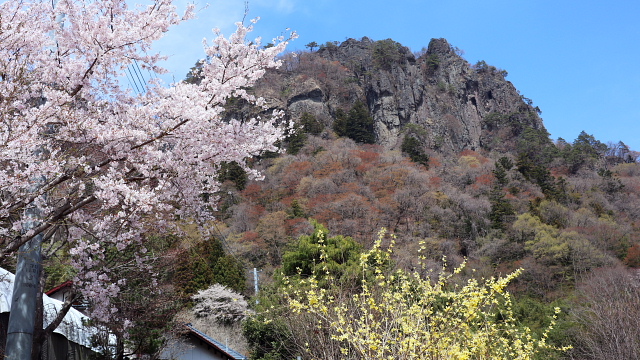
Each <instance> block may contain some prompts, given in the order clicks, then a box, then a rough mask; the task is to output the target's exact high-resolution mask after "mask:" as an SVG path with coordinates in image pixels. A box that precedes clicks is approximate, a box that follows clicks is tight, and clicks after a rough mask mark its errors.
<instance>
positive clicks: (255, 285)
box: [253, 268, 260, 304]
mask: <svg viewBox="0 0 640 360" xmlns="http://www.w3.org/2000/svg"><path fill="white" fill-rule="evenodd" d="M253 286H254V288H255V296H256V304H259V303H260V300H258V269H257V268H253Z"/></svg>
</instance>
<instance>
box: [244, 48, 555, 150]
mask: <svg viewBox="0 0 640 360" xmlns="http://www.w3.org/2000/svg"><path fill="white" fill-rule="evenodd" d="M505 76H506V71H503V70H499V69H497V68H495V67H493V66H490V65H488V64H486V63H485V62H483V61H481V62H478V63H477V64H475V65H470V64H469V63H468V62H467V61H466V60H465V59H463V58H462V57H461V56H460V51H459V50H458V49H457V48H455V47H453V46H451V45H450V44H449V43H448V42H447V41H446V40H445V39H432V40H431V42H430V43H429V46H428V48H427V49H426V50H425V51H422V52H421V53H419V54H413V53H412V52H411V51H410V50H409V49H408V48H407V47H404V46H402V45H400V44H399V43H397V42H395V41H393V40H390V39H387V40H381V41H372V40H371V39H369V38H366V37H365V38H362V39H361V40H355V39H348V40H346V41H344V42H342V43H340V44H338V43H327V44H325V45H323V46H320V48H319V50H317V51H315V52H305V53H301V54H298V55H297V57H293V56H292V55H289V57H288V58H287V59H285V66H284V67H283V68H282V69H281V70H279V71H277V72H274V73H271V74H268V75H267V76H266V77H265V80H264V81H263V82H262V83H261V84H260V85H258V86H257V88H256V92H257V94H258V95H261V96H263V97H265V98H267V99H268V101H269V102H270V103H271V105H272V107H273V108H277V109H282V110H285V111H286V112H287V114H289V115H290V116H291V117H292V118H293V119H294V120H295V119H299V118H300V117H301V116H302V114H304V113H309V114H311V115H313V116H314V117H315V118H317V119H319V120H320V121H321V122H323V123H324V124H325V125H328V126H330V125H332V124H333V121H334V119H335V118H336V113H337V112H338V111H339V109H343V110H348V109H349V108H350V107H351V106H353V103H354V102H356V101H358V100H360V101H362V102H364V103H365V104H366V106H367V108H368V110H369V112H370V114H371V117H372V118H373V120H374V127H373V128H374V131H375V137H376V142H377V143H379V144H382V145H384V146H385V147H396V146H397V145H398V144H399V140H400V139H401V138H402V136H403V134H405V133H407V132H412V134H413V136H416V137H418V138H420V140H421V142H422V143H423V144H424V145H425V146H426V147H427V148H429V149H432V150H437V151H445V152H450V151H454V152H459V151H461V150H465V149H466V150H479V149H481V148H484V149H491V148H494V147H496V146H503V147H504V146H507V147H508V146H510V145H513V141H512V140H514V138H515V137H517V136H518V135H519V134H520V133H521V132H522V130H523V129H524V128H526V127H533V128H535V129H544V127H543V124H542V120H541V119H540V117H539V116H538V112H539V110H538V109H537V108H534V107H533V106H532V105H531V101H530V100H528V99H526V98H524V97H523V96H521V95H520V94H519V92H518V90H517V89H516V88H515V87H514V86H513V84H512V83H511V82H509V81H507V80H505ZM408 124H413V125H412V126H409V127H407V125H408ZM501 150H509V149H508V148H505V149H501Z"/></svg>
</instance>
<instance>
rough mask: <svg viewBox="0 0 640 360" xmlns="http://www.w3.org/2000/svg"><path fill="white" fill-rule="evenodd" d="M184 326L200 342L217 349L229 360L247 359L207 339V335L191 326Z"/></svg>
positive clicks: (213, 340) (211, 339)
mask: <svg viewBox="0 0 640 360" xmlns="http://www.w3.org/2000/svg"><path fill="white" fill-rule="evenodd" d="M185 326H186V327H187V329H189V332H191V333H192V334H194V335H195V336H197V337H198V338H200V340H202V341H204V342H206V343H208V344H209V345H211V346H212V347H214V348H217V349H218V350H219V351H220V352H222V353H223V354H226V355H227V356H228V357H230V358H231V359H233V360H246V359H247V357H246V356H244V355H242V354H240V353H239V352H237V351H235V350H233V349H231V348H229V347H227V346H226V345H224V344H223V343H221V342H219V341H217V340H215V339H213V338H211V337H209V336H208V335H207V334H205V333H203V332H202V331H200V330H198V329H196V328H195V327H193V325H191V324H185Z"/></svg>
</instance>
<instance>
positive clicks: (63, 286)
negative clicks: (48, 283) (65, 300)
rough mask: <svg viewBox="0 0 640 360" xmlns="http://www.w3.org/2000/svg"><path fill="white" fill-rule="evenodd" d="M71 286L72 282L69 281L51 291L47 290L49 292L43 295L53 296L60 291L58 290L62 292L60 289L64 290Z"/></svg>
mask: <svg viewBox="0 0 640 360" xmlns="http://www.w3.org/2000/svg"><path fill="white" fill-rule="evenodd" d="M72 285H73V281H71V280H69V281H65V282H63V283H62V284H60V285H58V286H56V287H54V288H53V289H51V290H49V291H47V292H45V294H47V295H49V296H51V295H53V294H55V293H57V292H58V291H60V290H62V289H64V288H66V287H70V286H72Z"/></svg>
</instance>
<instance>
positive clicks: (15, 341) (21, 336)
mask: <svg viewBox="0 0 640 360" xmlns="http://www.w3.org/2000/svg"><path fill="white" fill-rule="evenodd" d="M25 216H26V217H27V218H28V219H29V220H28V221H27V223H26V224H25V230H26V231H29V230H30V229H33V228H35V227H36V226H37V222H36V220H35V219H36V217H37V210H36V209H33V208H32V209H29V210H27V214H25ZM41 245H42V233H40V234H38V235H36V236H35V237H34V238H33V239H31V240H29V241H28V242H26V243H25V244H23V245H22V246H21V247H20V250H19V251H18V264H17V266H16V277H15V282H14V283H13V295H12V297H11V312H10V313H9V325H8V327H7V344H6V346H5V359H7V360H30V359H31V348H32V346H33V332H34V326H35V318H36V298H37V294H38V291H40V286H39V285H40V272H41V271H42V270H41V267H42V266H41V260H42V253H41Z"/></svg>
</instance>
